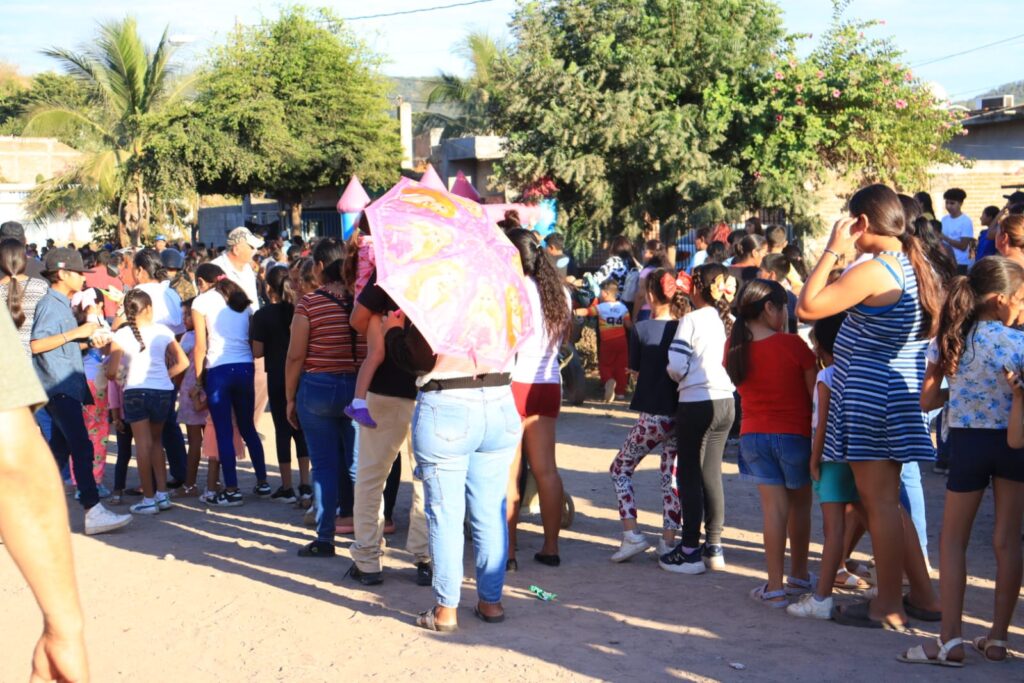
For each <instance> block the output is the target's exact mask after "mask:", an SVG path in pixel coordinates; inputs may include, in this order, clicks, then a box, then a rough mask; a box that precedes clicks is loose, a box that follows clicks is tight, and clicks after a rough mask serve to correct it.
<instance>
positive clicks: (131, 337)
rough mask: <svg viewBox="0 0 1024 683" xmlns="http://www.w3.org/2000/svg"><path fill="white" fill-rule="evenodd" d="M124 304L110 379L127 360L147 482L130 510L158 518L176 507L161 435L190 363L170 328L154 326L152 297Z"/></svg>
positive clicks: (128, 404)
mask: <svg viewBox="0 0 1024 683" xmlns="http://www.w3.org/2000/svg"><path fill="white" fill-rule="evenodd" d="M123 306H124V315H125V319H126V324H125V325H123V326H122V327H121V329H119V330H118V331H117V333H116V334H115V335H114V340H113V342H112V343H111V347H110V359H109V362H108V363H107V379H111V380H114V379H117V375H118V370H119V368H120V367H121V359H122V358H124V359H125V360H126V361H127V365H128V373H127V377H126V379H125V382H124V398H123V406H122V409H123V411H124V421H125V422H127V423H128V424H129V425H131V428H132V435H133V436H134V437H135V445H136V451H137V452H136V458H137V460H138V467H139V479H141V481H142V501H141V502H139V503H136V504H135V505H132V506H131V508H130V509H131V511H132V512H134V513H135V514H140V515H155V514H156V513H158V512H160V511H161V510H169V509H170V508H171V498H170V496H169V495H168V493H167V463H166V461H165V460H164V449H163V447H162V446H161V445H160V434H161V433H162V432H163V428H164V422H165V421H166V420H167V416H168V415H170V413H171V404H172V403H173V402H174V383H173V381H172V378H174V377H177V376H178V375H180V374H182V373H183V372H185V370H187V369H188V366H189V362H188V356H186V355H185V352H184V351H182V350H181V347H180V346H179V345H178V342H177V341H175V339H174V333H173V332H171V330H170V328H168V327H167V326H165V325H161V324H159V323H155V322H153V303H152V301H151V299H150V298H149V295H148V294H146V293H145V292H144V291H141V290H139V289H133V290H132V291H130V292H128V294H127V295H126V296H125V298H124V303H123ZM154 478H155V481H154Z"/></svg>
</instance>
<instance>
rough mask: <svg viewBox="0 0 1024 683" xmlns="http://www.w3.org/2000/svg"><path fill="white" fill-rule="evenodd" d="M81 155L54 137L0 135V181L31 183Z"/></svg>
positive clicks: (67, 164) (62, 167) (62, 168)
mask: <svg viewBox="0 0 1024 683" xmlns="http://www.w3.org/2000/svg"><path fill="white" fill-rule="evenodd" d="M79 157H81V154H80V153H78V152H76V151H75V150H73V149H71V148H70V147H68V146H67V145H65V144H64V143H62V142H59V141H58V140H56V139H55V138H23V137H16V136H10V135H4V136H0V183H14V184H31V185H35V183H36V180H37V178H40V177H41V178H43V179H49V178H52V177H53V176H55V175H57V174H59V173H61V172H62V171H64V169H66V168H67V167H68V166H69V165H70V164H72V163H74V162H75V161H76V160H78V158H79Z"/></svg>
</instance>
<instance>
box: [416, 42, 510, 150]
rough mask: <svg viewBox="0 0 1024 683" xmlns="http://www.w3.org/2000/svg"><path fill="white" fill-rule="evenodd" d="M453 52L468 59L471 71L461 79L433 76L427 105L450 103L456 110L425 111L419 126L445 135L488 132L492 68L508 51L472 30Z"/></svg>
mask: <svg viewBox="0 0 1024 683" xmlns="http://www.w3.org/2000/svg"><path fill="white" fill-rule="evenodd" d="M453 51H454V52H455V54H457V55H459V56H460V57H462V58H463V59H465V60H466V61H467V62H469V64H470V66H471V69H472V73H471V74H470V75H469V76H468V77H467V78H462V77H461V76H457V75H455V74H451V73H445V72H442V73H441V74H440V75H439V76H438V77H437V78H434V79H432V81H431V86H432V87H431V90H430V93H429V94H428V95H427V107H431V106H435V105H438V104H451V105H455V108H456V109H457V110H458V113H457V114H455V115H448V114H445V113H443V112H427V113H426V114H425V115H424V116H423V117H422V118H421V119H420V122H419V128H420V130H428V129H430V128H444V133H443V134H442V137H444V138H450V137H458V136H460V135H479V134H484V133H489V132H490V130H491V129H490V119H489V117H488V114H489V110H490V105H491V100H492V94H493V87H494V86H493V74H494V69H495V67H496V66H497V64H498V62H499V61H500V60H501V59H503V58H504V57H505V56H506V55H507V54H508V48H507V46H506V45H505V44H504V43H501V42H499V41H496V40H495V39H494V38H492V37H491V36H489V35H487V34H486V33H481V32H477V31H473V32H470V33H469V35H467V36H466V37H465V39H463V40H462V42H460V43H458V44H457V45H456V46H455V49H454V50H453Z"/></svg>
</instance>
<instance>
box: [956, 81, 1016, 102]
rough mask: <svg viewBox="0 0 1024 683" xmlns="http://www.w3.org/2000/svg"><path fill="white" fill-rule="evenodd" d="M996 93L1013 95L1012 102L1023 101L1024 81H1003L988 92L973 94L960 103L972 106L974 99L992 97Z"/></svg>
mask: <svg viewBox="0 0 1024 683" xmlns="http://www.w3.org/2000/svg"><path fill="white" fill-rule="evenodd" d="M996 95H1013V102H1014V104H1022V103H1024V81H1013V82H1012V83H1004V84H1003V85H1000V86H999V87H997V88H992V89H991V90H989V91H988V92H985V93H982V94H981V95H975V96H974V97H972V98H971V99H969V100H962V101H961V102H960V104H963V105H965V106H967V107H971V108H973V107H974V101H975V100H976V99H978V98H979V97H994V96H996Z"/></svg>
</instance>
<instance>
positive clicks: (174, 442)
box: [160, 389, 188, 481]
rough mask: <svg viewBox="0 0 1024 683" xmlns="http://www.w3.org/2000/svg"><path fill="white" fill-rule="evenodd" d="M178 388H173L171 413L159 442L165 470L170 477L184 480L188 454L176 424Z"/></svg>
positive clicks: (179, 428) (183, 438)
mask: <svg viewBox="0 0 1024 683" xmlns="http://www.w3.org/2000/svg"><path fill="white" fill-rule="evenodd" d="M177 404H178V390H177V389H175V390H174V399H173V400H172V401H171V414H170V416H168V418H167V421H166V422H164V429H163V432H162V433H161V434H160V444H161V445H162V446H163V447H164V452H165V453H167V470H168V471H169V472H170V475H171V479H174V480H176V481H185V466H186V463H187V462H188V454H186V453H185V437H183V436H182V435H181V427H180V426H179V425H178V409H177Z"/></svg>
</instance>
